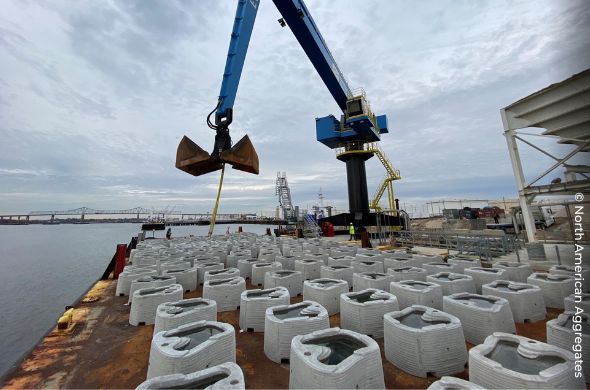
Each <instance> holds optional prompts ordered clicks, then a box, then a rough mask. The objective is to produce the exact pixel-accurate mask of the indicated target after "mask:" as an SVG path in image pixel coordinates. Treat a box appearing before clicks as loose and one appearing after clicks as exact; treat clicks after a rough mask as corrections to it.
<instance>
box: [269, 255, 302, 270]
mask: <svg viewBox="0 0 590 390" xmlns="http://www.w3.org/2000/svg"><path fill="white" fill-rule="evenodd" d="M297 259H298V257H295V256H291V255H285V256H277V257H276V258H275V260H276V261H278V262H279V263H281V266H282V267H283V269H285V270H294V269H295V260H297Z"/></svg>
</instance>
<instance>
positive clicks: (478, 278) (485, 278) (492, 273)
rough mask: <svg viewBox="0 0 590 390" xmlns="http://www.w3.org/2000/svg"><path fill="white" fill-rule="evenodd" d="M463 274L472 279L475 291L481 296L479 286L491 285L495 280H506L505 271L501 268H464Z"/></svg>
mask: <svg viewBox="0 0 590 390" xmlns="http://www.w3.org/2000/svg"><path fill="white" fill-rule="evenodd" d="M463 273H464V274H465V275H469V276H471V277H472V278H473V283H475V291H477V293H478V294H481V286H482V285H484V284H488V283H492V282H493V281H495V280H508V278H507V277H506V271H505V270H504V269H501V268H483V267H473V268H465V271H463Z"/></svg>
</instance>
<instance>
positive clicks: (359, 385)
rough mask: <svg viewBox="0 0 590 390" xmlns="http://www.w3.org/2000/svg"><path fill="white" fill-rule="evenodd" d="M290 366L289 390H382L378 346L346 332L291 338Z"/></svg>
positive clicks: (371, 341) (357, 334) (312, 334)
mask: <svg viewBox="0 0 590 390" xmlns="http://www.w3.org/2000/svg"><path fill="white" fill-rule="evenodd" d="M290 366H291V367H290V375H289V388H290V389H355V388H356V389H383V388H385V381H384V379H383V366H382V363H381V353H380V351H379V345H378V344H377V343H376V342H375V341H374V340H373V339H371V338H370V337H369V336H365V335H362V334H359V333H356V332H353V331H350V330H346V329H339V328H330V329H325V330H319V331H316V332H313V333H310V334H307V335H303V336H295V337H294V338H293V341H292V343H291V359H290Z"/></svg>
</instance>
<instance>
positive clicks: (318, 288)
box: [303, 278, 348, 315]
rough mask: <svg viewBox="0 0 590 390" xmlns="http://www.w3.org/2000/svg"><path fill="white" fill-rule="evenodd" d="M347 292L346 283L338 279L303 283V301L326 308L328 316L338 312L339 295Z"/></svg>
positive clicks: (323, 279) (322, 279)
mask: <svg viewBox="0 0 590 390" xmlns="http://www.w3.org/2000/svg"><path fill="white" fill-rule="evenodd" d="M347 292H348V283H346V281H344V280H340V279H328V278H320V279H314V280H306V281H304V282H303V299H304V300H306V301H314V302H317V303H319V304H320V305H322V306H323V307H325V308H326V310H327V311H328V314H329V315H333V314H336V313H339V312H340V294H343V293H347Z"/></svg>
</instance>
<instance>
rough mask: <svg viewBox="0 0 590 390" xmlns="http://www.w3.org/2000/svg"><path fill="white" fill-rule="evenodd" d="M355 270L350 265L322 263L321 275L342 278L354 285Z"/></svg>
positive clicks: (329, 277)
mask: <svg viewBox="0 0 590 390" xmlns="http://www.w3.org/2000/svg"><path fill="white" fill-rule="evenodd" d="M353 273H354V270H353V269H352V267H351V266H348V265H322V267H321V269H320V277H322V278H328V279H341V280H345V281H346V283H348V286H349V287H350V286H352V274H353Z"/></svg>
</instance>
